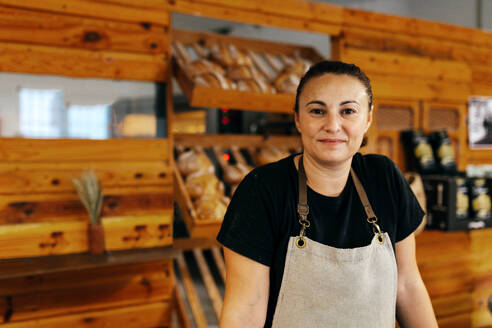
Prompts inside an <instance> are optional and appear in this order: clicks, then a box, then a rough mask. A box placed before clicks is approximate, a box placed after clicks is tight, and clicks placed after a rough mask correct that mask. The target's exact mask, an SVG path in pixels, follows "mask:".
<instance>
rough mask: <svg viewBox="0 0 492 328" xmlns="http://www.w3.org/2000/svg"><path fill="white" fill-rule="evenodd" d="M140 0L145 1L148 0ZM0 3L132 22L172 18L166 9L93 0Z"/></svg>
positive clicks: (3, 0) (0, 2) (0, 0)
mask: <svg viewBox="0 0 492 328" xmlns="http://www.w3.org/2000/svg"><path fill="white" fill-rule="evenodd" d="M140 2H143V3H145V2H148V0H146V1H139V3H140ZM0 5H3V6H6V7H7V6H8V7H14V8H24V9H32V10H38V11H47V12H55V13H61V14H65V15H74V16H82V17H94V18H103V19H108V20H113V21H123V22H132V23H155V24H158V25H169V19H170V13H169V12H167V11H165V10H160V11H156V10H154V9H153V8H147V9H146V8H145V7H144V6H142V7H143V8H141V7H136V6H135V5H134V6H128V5H119V4H114V3H110V2H103V1H91V0H44V1H37V0H24V1H17V0H0Z"/></svg>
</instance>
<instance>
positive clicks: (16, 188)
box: [0, 161, 172, 194]
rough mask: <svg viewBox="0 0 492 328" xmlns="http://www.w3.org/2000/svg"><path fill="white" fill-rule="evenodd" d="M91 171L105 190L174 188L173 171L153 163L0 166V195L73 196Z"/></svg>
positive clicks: (160, 162)
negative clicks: (76, 185) (76, 181)
mask: <svg viewBox="0 0 492 328" xmlns="http://www.w3.org/2000/svg"><path fill="white" fill-rule="evenodd" d="M87 171H92V172H94V173H95V174H96V176H97V177H98V179H99V181H100V183H101V186H102V188H103V190H104V189H106V188H111V187H116V186H145V185H171V184H172V171H171V168H170V167H169V166H168V165H166V164H165V163H164V162H162V161H152V162H127V161H125V162H121V161H120V162H110V161H104V162H92V163H91V162H86V163H83V162H69V163H63V162H56V163H23V162H17V163H16V162H10V163H0V194H25V193H53V192H70V193H71V192H73V191H74V186H73V179H74V178H78V177H80V176H81V175H82V173H83V172H87Z"/></svg>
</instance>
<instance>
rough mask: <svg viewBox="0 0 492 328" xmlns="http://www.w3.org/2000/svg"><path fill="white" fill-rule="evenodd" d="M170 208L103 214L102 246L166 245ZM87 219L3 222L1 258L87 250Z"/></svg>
mask: <svg viewBox="0 0 492 328" xmlns="http://www.w3.org/2000/svg"><path fill="white" fill-rule="evenodd" d="M171 220H172V211H171V210H170V211H169V212H168V213H163V214H161V215H155V216H150V215H149V216H145V217H143V216H135V217H127V218H122V217H116V218H111V217H109V218H103V226H104V236H105V244H106V250H119V249H132V248H142V247H158V246H167V245H170V244H171V243H172V230H171V229H172V228H171V222H172V221H171ZM87 229H88V224H87V222H83V221H67V222H50V223H26V224H22V225H4V226H2V227H1V229H0V249H1V250H2V252H1V255H0V256H1V258H20V257H32V256H45V255H57V254H70V253H82V252H86V251H87V250H88V240H87V234H88V233H87Z"/></svg>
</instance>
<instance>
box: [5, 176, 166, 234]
mask: <svg viewBox="0 0 492 328" xmlns="http://www.w3.org/2000/svg"><path fill="white" fill-rule="evenodd" d="M146 188H147V187H145V186H144V187H142V188H140V187H128V189H122V190H121V191H122V192H118V191H117V190H115V191H114V192H113V190H112V189H109V188H108V189H105V190H104V191H103V194H104V199H103V208H102V213H101V216H102V217H107V216H121V215H142V214H144V215H147V214H159V213H162V212H166V211H169V210H172V208H173V192H172V186H170V185H164V186H159V187H158V188H159V189H160V190H159V189H157V188H156V187H153V186H151V187H150V188H155V189H156V191H154V190H149V191H146V190H145V189H146ZM132 190H133V194H132ZM88 219H89V217H88V214H87V210H86V209H85V208H84V206H83V204H82V202H81V201H80V198H79V197H78V195H77V194H76V193H75V192H72V193H55V194H17V195H11V196H10V195H9V196H2V197H0V229H1V228H2V224H20V223H36V222H60V221H85V222H88Z"/></svg>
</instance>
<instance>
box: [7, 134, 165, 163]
mask: <svg viewBox="0 0 492 328" xmlns="http://www.w3.org/2000/svg"><path fill="white" fill-rule="evenodd" d="M167 159H169V149H168V141H167V139H107V140H87V139H24V138H1V139H0V161H1V162H17V163H18V162H37V163H39V162H51V163H56V162H61V161H63V162H65V163H66V162H78V163H80V162H81V163H87V162H95V161H142V162H143V161H159V160H167ZM164 163H167V162H164Z"/></svg>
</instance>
